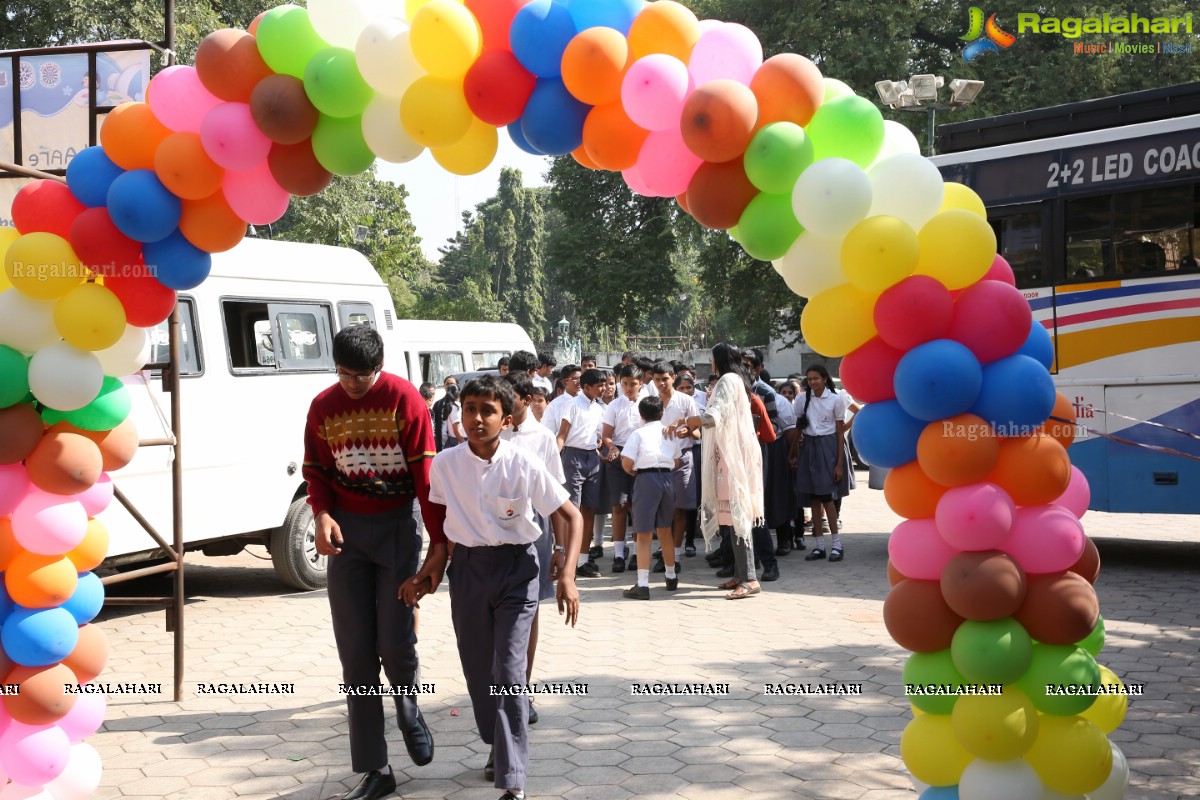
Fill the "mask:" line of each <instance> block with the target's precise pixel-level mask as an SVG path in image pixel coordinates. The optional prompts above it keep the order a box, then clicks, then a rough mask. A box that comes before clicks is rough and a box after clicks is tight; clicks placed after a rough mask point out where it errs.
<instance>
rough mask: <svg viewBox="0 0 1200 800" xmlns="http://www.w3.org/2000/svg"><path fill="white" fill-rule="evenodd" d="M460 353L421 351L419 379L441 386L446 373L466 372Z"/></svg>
mask: <svg viewBox="0 0 1200 800" xmlns="http://www.w3.org/2000/svg"><path fill="white" fill-rule="evenodd" d="M466 371H467V370H466V366H465V362H464V361H463V355H462V353H447V352H442V353H421V380H424V381H428V382H429V383H432V384H433V385H434V386H441V385H442V382H443V381H445V380H446V376H447V375H457V374H458V373H460V372H466Z"/></svg>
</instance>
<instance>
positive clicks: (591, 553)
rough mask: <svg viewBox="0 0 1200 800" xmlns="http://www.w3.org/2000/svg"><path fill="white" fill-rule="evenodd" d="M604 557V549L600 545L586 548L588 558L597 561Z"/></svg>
mask: <svg viewBox="0 0 1200 800" xmlns="http://www.w3.org/2000/svg"><path fill="white" fill-rule="evenodd" d="M603 557H604V548H603V547H602V546H600V545H593V546H591V547H589V548H588V558H589V559H593V560H594V559H597V558H603Z"/></svg>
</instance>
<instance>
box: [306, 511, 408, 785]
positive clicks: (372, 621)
mask: <svg viewBox="0 0 1200 800" xmlns="http://www.w3.org/2000/svg"><path fill="white" fill-rule="evenodd" d="M333 519H334V520H335V521H336V522H337V524H338V526H339V527H340V528H341V529H342V552H340V553H338V554H337V555H334V556H330V557H329V590H328V594H329V610H330V611H331V612H332V613H333V638H334V640H335V641H336V642H337V649H338V658H339V659H341V662H342V682H343V683H345V685H346V686H347V687H360V686H361V687H375V686H378V685H379V667H380V665H381V664H382V665H383V671H384V674H385V675H386V676H387V679H388V684H389V685H391V686H412V685H413V684H415V683H416V682H417V634H416V631H415V630H413V611H412V609H411V608H409V607H408V606H406V605H405V604H404V603H403V601H401V600H400V599H399V596H398V592H399V590H400V584H402V583H404V581H406V580H408V579H409V578H411V577H412V576H413V575H416V574H417V562H418V560H419V559H420V557H421V534H420V533H419V532H418V531H417V522H416V520H414V519H413V515H412V506H411V505H409V506H407V507H405V508H402V509H399V510H396V511H390V512H387V513H384V514H369V515H367V514H351V513H349V512H347V511H334V512H333ZM412 700H413V698H407V699H405V698H403V697H402V696H400V695H397V696H396V697H395V701H396V715H397V718H398V719H401V720H403V716H404V711H403V710H402V709H401V703H402V701H404V702H409V703H411V702H412ZM346 708H347V711H348V713H349V717H350V765H351V769H353V770H354V771H355V772H370V771H371V770H374V769H381V768H383V767H386V766H387V763H388V753H387V740H386V739H385V738H384V727H383V725H384V720H383V698H382V697H380V696H378V695H374V696H371V695H365V694H363V695H355V694H347V696H346ZM401 724H402V725H403V722H401Z"/></svg>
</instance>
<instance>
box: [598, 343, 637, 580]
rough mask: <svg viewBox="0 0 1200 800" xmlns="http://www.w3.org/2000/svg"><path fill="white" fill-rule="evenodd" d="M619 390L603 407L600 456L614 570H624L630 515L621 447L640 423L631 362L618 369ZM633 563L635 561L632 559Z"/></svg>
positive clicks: (628, 481)
mask: <svg viewBox="0 0 1200 800" xmlns="http://www.w3.org/2000/svg"><path fill="white" fill-rule="evenodd" d="M617 376H618V378H620V384H621V392H620V395H619V396H618V397H616V398H615V399H614V400H613V401H612V402H611V403H609V404H608V405H607V406H605V408H604V421H603V425H604V426H603V429H602V433H601V438H602V440H603V448H602V451H601V458H602V459H603V461H604V465H603V469H604V470H605V477H606V478H607V480H608V493H609V498H610V499H611V500H612V536H613V550H614V551H615V556H614V557H613V566H612V571H613V572H624V571H625V530H626V527H627V525H626V523H627V520H628V518H629V499H630V496H631V494H632V490H633V480H632V479H631V478H630V476H629V475H628V474H626V472H625V468H624V467H623V466H622V464H621V450H622V449H624V447H625V443H626V442H627V441H628V440H629V434H631V433H632V432H633V431H635V430H637V429H638V428H640V427H641V426H642V418H641V415H640V414H639V413H638V394H639V393H640V392H641V389H642V375H641V372H640V371H639V370H638V369H637V368H636V367H634V366H633V365H632V364H630V365H628V366H624V367H621V368H620V370H619V371H618V372H617ZM635 563H636V562H635Z"/></svg>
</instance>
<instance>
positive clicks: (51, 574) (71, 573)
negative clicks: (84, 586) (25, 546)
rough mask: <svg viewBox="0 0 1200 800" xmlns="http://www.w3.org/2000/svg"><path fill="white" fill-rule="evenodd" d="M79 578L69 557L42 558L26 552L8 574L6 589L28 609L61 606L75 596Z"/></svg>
mask: <svg viewBox="0 0 1200 800" xmlns="http://www.w3.org/2000/svg"><path fill="white" fill-rule="evenodd" d="M78 582H79V574H78V573H77V572H76V570H75V565H74V564H73V563H72V562H71V559H69V558H67V557H66V556H42V555H38V554H37V553H31V552H29V551H28V550H22V551H21V552H20V553H17V554H16V555H15V556H13V560H12V563H11V564H9V565H8V569H7V570H5V572H4V588H5V589H7V590H8V596H9V597H11V598H12V599H13V602H15V603H16V604H18V605H20V606H24V607H25V608H54V607H55V606H61V605H62V604H63V603H65V602H67V600H69V599H71V595H72V594H74V592H75V585H76V584H77V583H78Z"/></svg>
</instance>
